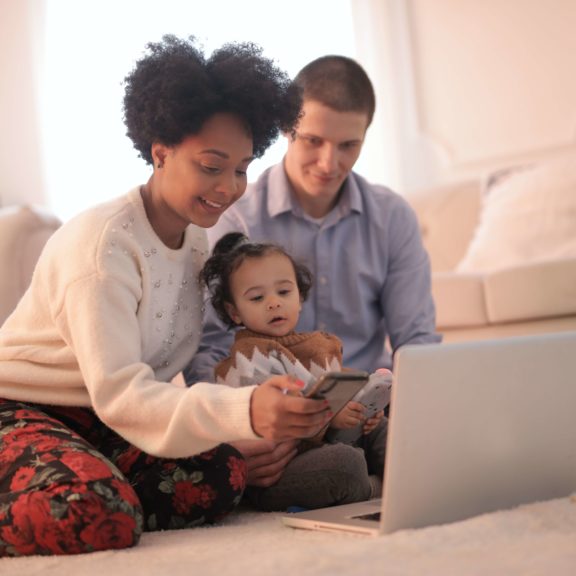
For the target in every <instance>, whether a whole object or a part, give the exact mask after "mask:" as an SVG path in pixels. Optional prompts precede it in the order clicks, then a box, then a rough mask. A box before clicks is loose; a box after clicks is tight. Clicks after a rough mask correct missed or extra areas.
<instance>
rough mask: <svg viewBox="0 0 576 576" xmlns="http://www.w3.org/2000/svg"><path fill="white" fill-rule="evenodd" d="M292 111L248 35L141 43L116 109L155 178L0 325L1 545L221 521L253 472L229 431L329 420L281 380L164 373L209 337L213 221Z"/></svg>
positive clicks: (77, 228)
mask: <svg viewBox="0 0 576 576" xmlns="http://www.w3.org/2000/svg"><path fill="white" fill-rule="evenodd" d="M299 109H300V100H299V95H298V94H296V93H294V92H293V91H292V88H291V86H290V82H289V81H288V79H287V77H286V76H285V75H284V74H283V73H282V72H281V71H280V70H278V69H277V68H276V67H275V66H274V65H273V63H272V62H271V61H269V60H267V59H266V58H264V57H263V56H262V55H261V51H260V50H259V49H258V48H257V47H255V46H253V45H250V44H236V45H226V46H224V47H223V48H221V49H220V50H217V51H215V52H214V53H213V54H212V55H211V56H210V57H209V58H206V57H204V55H203V54H202V52H201V51H200V50H199V49H198V48H197V47H196V46H195V45H194V42H193V41H192V40H183V39H177V38H175V37H173V36H166V37H164V38H163V40H162V42H159V43H152V44H149V45H148V52H147V53H146V54H145V55H144V56H143V57H142V59H141V60H139V61H138V62H137V63H136V66H135V68H134V70H133V71H132V72H131V73H130V74H129V76H128V77H127V78H126V92H125V98H124V111H125V123H126V126H127V133H128V136H129V137H130V138H131V140H132V141H133V143H134V146H135V148H136V149H137V150H138V151H139V153H140V155H141V156H142V158H143V159H144V160H145V161H146V162H147V163H149V164H152V166H153V173H152V175H151V177H150V179H149V180H148V182H147V183H146V184H145V185H143V186H141V187H138V188H135V189H134V190H132V191H130V192H129V193H128V194H127V195H126V196H123V197H120V198H118V199H116V200H113V201H111V202H108V203H105V204H102V205H100V206H97V207H95V208H93V209H91V210H88V211H87V212H85V213H83V214H81V215H79V216H77V217H76V218H74V219H72V220H71V221H69V222H68V223H66V224H65V225H64V226H63V227H62V228H61V229H60V230H59V231H58V232H56V233H55V234H54V236H53V237H52V238H51V239H50V240H49V242H48V244H47V245H46V248H45V250H44V252H43V254H42V256H41V257H40V260H39V262H38V265H37V267H36V270H35V273H34V277H33V279H32V283H31V285H30V288H29V289H28V291H27V292H26V294H25V295H24V296H23V298H22V300H21V302H20V303H19V305H18V307H17V308H16V310H15V311H14V312H13V314H12V315H11V316H10V317H9V318H8V319H7V320H6V322H5V324H4V326H3V327H2V329H1V330H0V398H1V400H0V554H1V555H3V556H19V555H27V554H74V553H81V552H89V551H94V550H103V549H109V548H123V547H128V546H132V545H134V544H136V543H137V542H138V539H139V536H140V534H141V531H142V530H143V529H147V530H155V529H165V528H184V527H190V526H194V525H198V524H202V523H205V522H215V521H217V520H218V519H219V518H221V517H222V516H224V515H225V514H226V513H228V512H229V511H230V510H231V509H233V507H234V506H235V505H236V504H237V503H238V502H239V500H240V498H241V495H242V492H243V490H244V487H245V483H246V468H245V462H244V459H243V457H242V455H241V454H240V453H239V452H238V451H237V450H236V449H234V448H233V447H231V446H230V445H228V444H224V442H227V441H237V440H246V439H254V438H258V437H263V438H267V439H270V440H280V439H293V438H300V437H306V436H309V435H312V434H313V433H315V432H317V431H318V430H319V429H320V428H321V427H322V425H323V424H324V423H325V422H326V421H327V419H328V417H329V416H328V410H327V406H326V404H325V403H323V402H321V401H314V400H308V399H304V398H302V397H299V395H298V390H299V389H300V388H301V385H302V383H299V382H297V381H295V380H294V379H289V378H288V377H275V378H270V379H269V380H268V381H267V382H266V383H265V384H264V385H262V386H260V387H258V388H255V387H248V388H242V389H238V390H234V389H230V388H228V387H226V386H218V385H215V384H209V383H197V384H196V385H195V386H192V387H191V388H184V387H179V386H176V385H174V384H172V383H171V380H172V378H173V377H174V376H175V375H176V374H178V372H179V371H180V370H181V369H182V368H183V367H184V366H185V365H186V364H187V363H188V362H189V361H190V359H191V357H192V356H193V355H194V353H195V352H196V350H197V347H198V342H199V339H200V332H201V322H202V308H203V306H202V293H201V290H200V287H199V285H198V282H197V275H198V272H199V270H200V269H201V268H202V265H203V262H204V260H205V258H206V238H205V231H204V228H207V227H209V226H212V225H214V224H215V223H216V221H217V220H218V218H219V217H220V215H221V214H222V212H223V211H224V210H225V209H226V208H227V207H228V206H230V205H231V204H232V203H233V202H234V201H236V200H237V199H238V198H239V197H240V196H241V195H242V193H243V192H244V189H245V187H246V169H247V167H248V165H249V163H250V161H251V160H252V159H253V158H254V157H258V156H261V155H262V154H263V152H264V151H265V150H266V148H267V147H268V146H269V144H270V143H271V142H272V141H273V140H274V139H275V138H276V136H277V134H278V133H279V131H280V130H290V129H292V127H293V125H294V123H295V122H296V120H297V118H298V114H299ZM105 153H106V150H104V156H105ZM104 164H105V158H104ZM285 389H287V390H289V391H293V392H294V394H283V390H285Z"/></svg>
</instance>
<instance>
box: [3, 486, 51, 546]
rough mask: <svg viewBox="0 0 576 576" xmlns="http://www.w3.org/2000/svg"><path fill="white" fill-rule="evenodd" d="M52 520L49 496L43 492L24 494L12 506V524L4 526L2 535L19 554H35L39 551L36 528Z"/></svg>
mask: <svg viewBox="0 0 576 576" xmlns="http://www.w3.org/2000/svg"><path fill="white" fill-rule="evenodd" d="M52 522H53V519H52V517H51V514H50V497H49V496H47V495H46V494H44V493H42V492H31V493H26V494H22V495H21V496H20V497H19V498H18V499H17V500H16V502H14V504H13V506H12V524H11V525H10V526H3V527H2V532H1V537H2V539H3V540H4V541H5V542H6V543H7V544H10V545H12V546H14V547H15V548H16V550H17V551H18V553H19V554H22V555H24V554H33V553H35V552H37V551H38V549H37V535H36V534H35V530H34V528H35V527H36V526H41V525H48V524H50V523H52Z"/></svg>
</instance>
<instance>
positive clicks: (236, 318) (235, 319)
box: [224, 302, 242, 324]
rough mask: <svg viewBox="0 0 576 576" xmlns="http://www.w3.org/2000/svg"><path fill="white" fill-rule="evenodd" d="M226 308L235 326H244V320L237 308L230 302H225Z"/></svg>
mask: <svg viewBox="0 0 576 576" xmlns="http://www.w3.org/2000/svg"><path fill="white" fill-rule="evenodd" d="M224 308H226V312H227V313H228V316H230V318H231V320H232V322H234V324H242V319H241V318H240V315H239V314H238V310H236V306H234V304H230V302H224Z"/></svg>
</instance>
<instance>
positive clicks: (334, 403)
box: [306, 372, 369, 415]
mask: <svg viewBox="0 0 576 576" xmlns="http://www.w3.org/2000/svg"><path fill="white" fill-rule="evenodd" d="M368 378H369V374H368V373H367V372H327V373H326V374H324V375H323V376H322V377H321V378H319V379H318V380H317V381H316V382H315V383H314V384H313V385H312V387H311V388H310V390H309V391H308V393H307V394H306V396H308V397H309V398H325V399H326V400H328V403H329V404H330V409H331V410H332V412H333V413H334V415H336V414H337V413H338V412H340V410H342V408H344V406H345V405H346V404H347V403H348V401H349V400H351V399H352V397H354V396H355V395H356V393H357V392H358V391H359V390H360V389H361V388H363V387H364V386H365V384H366V383H367V382H368Z"/></svg>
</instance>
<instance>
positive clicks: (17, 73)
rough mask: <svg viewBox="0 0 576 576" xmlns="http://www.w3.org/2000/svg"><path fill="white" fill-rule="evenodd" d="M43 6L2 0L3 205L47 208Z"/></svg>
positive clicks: (0, 174) (0, 111)
mask: <svg viewBox="0 0 576 576" xmlns="http://www.w3.org/2000/svg"><path fill="white" fill-rule="evenodd" d="M42 6H43V5H42V2H39V1H37V0H0V205H8V204H14V203H19V202H31V203H34V204H40V205H42V204H45V188H44V178H43V166H42V155H41V144H40V140H41V137H40V129H39V116H38V90H37V84H36V82H35V69H36V62H37V60H36V57H37V52H36V50H38V49H39V48H40V46H41V44H42V38H41V34H42V26H41V20H42V13H43V9H42Z"/></svg>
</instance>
